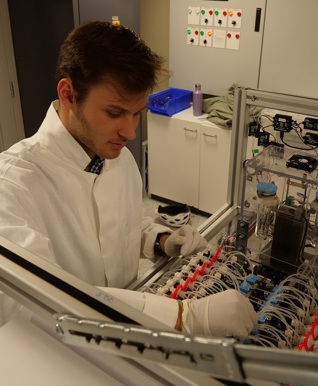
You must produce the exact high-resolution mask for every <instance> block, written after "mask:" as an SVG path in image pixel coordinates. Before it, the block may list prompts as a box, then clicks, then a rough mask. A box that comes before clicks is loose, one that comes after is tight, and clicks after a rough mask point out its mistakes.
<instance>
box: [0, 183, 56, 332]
mask: <svg viewBox="0 0 318 386" xmlns="http://www.w3.org/2000/svg"><path fill="white" fill-rule="evenodd" d="M28 196H29V193H28V192H27V191H26V190H24V189H23V188H21V187H19V186H17V185H15V184H13V183H11V182H8V181H6V180H1V194H0V235H1V236H2V237H4V238H6V239H8V240H10V241H12V242H14V243H16V244H18V245H21V246H22V247H24V248H25V249H28V250H29V251H31V252H33V253H35V254H37V255H39V256H42V257H44V258H45V259H47V260H49V261H53V254H52V253H51V248H50V243H49V240H48V238H47V237H46V236H45V234H44V232H43V229H40V227H39V226H38V224H41V222H42V220H41V221H38V223H36V219H37V218H40V215H39V214H38V210H37V207H36V205H34V204H33V200H32V198H30V197H28ZM21 312H25V308H24V307H22V306H21V305H20V304H19V303H17V302H16V301H15V300H13V299H12V298H11V297H9V296H8V295H6V294H4V293H3V292H0V326H2V325H4V324H5V323H7V322H8V320H9V319H10V318H12V317H14V316H15V315H16V314H17V313H21Z"/></svg>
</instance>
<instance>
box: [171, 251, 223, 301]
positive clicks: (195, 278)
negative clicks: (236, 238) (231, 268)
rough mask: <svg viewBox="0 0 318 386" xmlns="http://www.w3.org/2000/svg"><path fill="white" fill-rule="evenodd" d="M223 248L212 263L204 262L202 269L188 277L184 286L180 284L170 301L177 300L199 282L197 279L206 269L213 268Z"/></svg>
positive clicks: (213, 258) (217, 252) (215, 255)
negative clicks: (193, 284) (181, 293)
mask: <svg viewBox="0 0 318 386" xmlns="http://www.w3.org/2000/svg"><path fill="white" fill-rule="evenodd" d="M221 251H222V248H218V249H217V251H216V252H215V254H214V256H213V257H212V259H211V260H210V262H209V263H208V262H204V263H203V264H202V267H201V268H198V269H197V270H196V271H195V272H194V274H193V275H192V276H191V277H188V278H187V280H186V281H185V282H184V284H178V285H177V287H176V288H175V290H174V291H173V292H172V293H171V294H170V295H169V298H170V299H177V298H178V294H179V292H180V291H186V290H187V289H188V287H189V285H190V284H191V283H193V282H195V281H196V280H197V277H198V276H199V275H200V276H203V275H204V272H205V269H206V268H211V267H212V265H213V264H214V263H215V261H216V260H217V259H218V257H219V254H220V253H221Z"/></svg>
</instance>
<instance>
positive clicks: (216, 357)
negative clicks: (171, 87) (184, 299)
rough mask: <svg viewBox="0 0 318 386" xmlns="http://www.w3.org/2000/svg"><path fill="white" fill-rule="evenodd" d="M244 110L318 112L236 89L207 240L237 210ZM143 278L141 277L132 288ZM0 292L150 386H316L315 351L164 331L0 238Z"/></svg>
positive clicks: (311, 105)
mask: <svg viewBox="0 0 318 386" xmlns="http://www.w3.org/2000/svg"><path fill="white" fill-rule="evenodd" d="M252 105H254V106H255V105H256V106H260V107H262V106H264V107H270V108H274V109H281V110H286V111H295V112H299V113H302V114H308V115H314V116H315V115H318V100H315V99H308V98H302V97H296V96H286V95H280V94H273V93H268V92H264V91H258V90H252V89H237V90H236V95H235V114H234V119H233V137H232V138H233V141H232V158H231V173H230V176H229V186H230V189H229V194H228V205H226V206H225V207H224V208H221V209H220V211H219V212H218V213H216V214H215V215H214V216H212V217H211V218H210V219H209V220H208V221H207V222H206V223H205V224H203V225H202V227H201V230H200V231H201V233H202V234H203V235H204V236H205V237H207V238H211V237H213V236H214V235H215V234H216V233H217V232H219V231H220V229H222V228H224V227H226V226H227V225H228V223H230V222H231V221H233V219H235V218H236V217H237V215H238V213H239V204H240V196H241V190H240V189H241V186H242V176H243V170H242V169H243V168H242V165H243V161H244V158H245V154H246V144H247V125H248V116H249V114H248V108H249V106H252ZM174 261H175V260H174V259H169V260H168V262H167V261H165V262H161V263H158V264H157V265H156V266H155V268H154V270H153V271H152V273H151V274H150V275H148V277H149V278H150V277H151V276H152V277H153V278H155V277H156V276H157V275H160V273H161V271H163V270H166V269H167V268H168V267H169V264H173V262H174ZM164 265H165V267H164ZM165 268H166V269H165ZM145 281H146V278H143V279H142V280H141V281H140V282H139V283H138V284H139V285H142V284H143V283H144V282H145ZM135 287H136V288H137V287H138V285H135ZM0 289H1V290H2V291H3V292H5V293H7V294H8V295H9V296H10V297H12V298H13V299H15V300H16V301H18V302H20V303H21V304H23V305H24V306H26V307H28V308H30V309H31V310H32V311H34V312H35V313H36V314H38V315H39V316H40V317H42V318H44V319H45V320H46V321H48V322H49V323H51V324H52V325H55V328H56V331H57V335H59V336H60V337H62V341H64V343H66V344H68V345H70V346H74V347H75V346H77V347H81V349H82V350H81V352H83V351H84V352H85V350H86V348H87V349H91V348H93V349H96V350H97V351H98V352H100V353H103V352H104V353H105V352H107V353H110V354H112V355H114V356H115V357H116V356H117V357H120V358H121V359H122V358H124V359H125V360H127V361H129V363H131V364H133V366H135V367H136V369H138V371H141V372H145V373H147V374H148V375H149V374H150V375H151V377H153V378H154V379H156V381H157V382H158V385H172V384H173V385H216V384H217V385H220V384H222V382H223V381H224V382H227V381H232V382H233V381H235V382H238V383H245V382H248V383H249V385H253V384H254V383H253V382H259V381H269V382H275V383H279V384H281V383H295V384H300V385H302V386H307V385H308V386H310V385H313V384H317V383H318V366H317V364H318V356H317V354H316V353H302V352H294V351H291V350H280V349H276V350H275V349H270V348H260V347H256V346H250V345H243V344H240V343H237V341H236V340H235V339H215V338H209V337H205V336H193V335H189V334H183V333H179V332H176V331H174V330H169V329H168V328H167V327H166V326H164V325H162V324H161V323H159V322H158V321H156V320H154V319H152V318H150V317H148V316H146V315H144V314H143V313H141V312H138V311H136V310H134V309H133V308H131V307H129V306H127V305H126V304H125V303H122V302H121V301H119V300H117V299H115V298H114V297H113V296H110V295H108V294H107V293H106V292H104V291H101V290H99V289H98V288H96V287H93V286H91V285H89V284H87V283H85V282H82V281H81V280H79V279H77V278H75V277H74V276H72V275H70V274H68V273H67V272H65V271H63V270H62V269H60V268H59V267H57V266H55V265H53V264H51V263H49V262H47V261H44V260H43V259H42V258H39V257H37V256H34V255H33V254H31V253H29V252H28V251H26V250H24V249H23V248H21V247H19V246H17V245H15V244H13V243H11V242H9V241H7V240H5V239H3V238H0ZM258 384H259V383H258Z"/></svg>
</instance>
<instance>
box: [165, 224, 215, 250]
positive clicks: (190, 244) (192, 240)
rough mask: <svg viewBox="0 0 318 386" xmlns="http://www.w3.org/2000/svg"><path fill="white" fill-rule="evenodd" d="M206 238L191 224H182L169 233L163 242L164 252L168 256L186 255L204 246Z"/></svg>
mask: <svg viewBox="0 0 318 386" xmlns="http://www.w3.org/2000/svg"><path fill="white" fill-rule="evenodd" d="M206 245H207V242H206V240H205V239H204V238H203V237H202V236H201V235H200V233H199V232H198V231H197V230H196V229H194V228H192V226H191V225H183V226H182V227H181V228H180V229H178V230H177V231H174V232H173V233H171V235H169V236H168V237H167V239H166V241H165V243H164V247H163V248H164V252H165V253H166V254H167V255H168V256H180V255H182V256H188V255H191V254H194V253H197V252H199V251H203V249H204V248H205V247H206Z"/></svg>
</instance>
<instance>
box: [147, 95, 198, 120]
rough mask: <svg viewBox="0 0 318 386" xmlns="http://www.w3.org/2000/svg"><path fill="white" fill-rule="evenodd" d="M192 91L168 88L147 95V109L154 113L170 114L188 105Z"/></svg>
mask: <svg viewBox="0 0 318 386" xmlns="http://www.w3.org/2000/svg"><path fill="white" fill-rule="evenodd" d="M191 95H192V91H188V90H182V89H179V88H169V89H167V90H165V91H161V92H158V93H156V94H153V95H150V96H149V97H148V109H149V110H150V111H152V112H153V113H156V114H162V115H167V116H169V117H171V115H173V114H176V113H178V112H179V111H182V110H185V109H187V108H189V107H190V100H191Z"/></svg>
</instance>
